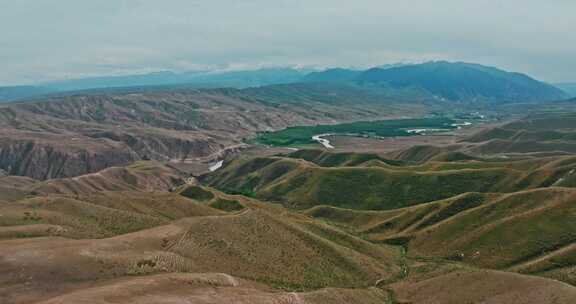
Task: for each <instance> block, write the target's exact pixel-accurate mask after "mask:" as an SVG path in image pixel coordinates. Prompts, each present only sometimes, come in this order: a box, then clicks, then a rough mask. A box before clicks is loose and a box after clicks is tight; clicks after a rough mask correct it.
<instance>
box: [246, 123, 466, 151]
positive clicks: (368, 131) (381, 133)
mask: <svg viewBox="0 0 576 304" xmlns="http://www.w3.org/2000/svg"><path fill="white" fill-rule="evenodd" d="M455 122H456V121H454V120H452V119H448V118H418V119H399V120H380V121H360V122H353V123H344V124H337V125H317V126H302V127H291V128H287V129H284V130H281V131H277V132H265V133H260V134H259V135H258V137H257V138H256V141H257V142H258V143H261V144H265V145H271V146H295V145H307V144H313V143H316V141H314V140H312V136H314V135H318V134H339V135H354V136H367V137H396V136H413V135H416V134H414V133H410V132H408V130H410V129H445V130H452V129H455V128H456V127H455V126H453V125H452V124H454V123H455Z"/></svg>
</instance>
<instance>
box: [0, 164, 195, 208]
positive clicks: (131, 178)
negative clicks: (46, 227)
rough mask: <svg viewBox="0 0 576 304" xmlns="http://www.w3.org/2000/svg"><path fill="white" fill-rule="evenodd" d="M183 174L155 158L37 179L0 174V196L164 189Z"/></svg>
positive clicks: (180, 181) (12, 198) (9, 198)
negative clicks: (97, 170)
mask: <svg viewBox="0 0 576 304" xmlns="http://www.w3.org/2000/svg"><path fill="white" fill-rule="evenodd" d="M184 176H185V175H184V174H183V173H182V172H180V171H178V170H176V169H173V168H170V167H167V166H164V165H162V164H160V163H159V162H155V161H140V162H136V163H134V164H132V165H129V166H125V167H112V168H108V169H104V170H102V171H99V172H96V173H91V174H86V175H81V176H77V177H73V178H62V179H52V180H48V181H38V180H33V179H31V178H27V177H19V176H6V177H0V189H4V191H2V192H1V193H0V199H2V200H6V201H16V200H19V199H22V198H24V197H27V196H28V197H31V196H39V195H43V196H46V195H67V196H75V197H78V196H80V195H86V194H95V193H100V192H106V191H167V190H170V189H172V188H175V187H176V186H179V185H182V184H183V183H184Z"/></svg>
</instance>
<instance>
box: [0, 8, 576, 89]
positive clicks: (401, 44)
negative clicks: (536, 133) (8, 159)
mask: <svg viewBox="0 0 576 304" xmlns="http://www.w3.org/2000/svg"><path fill="white" fill-rule="evenodd" d="M575 13H576V0H162V1H159V0H0V85H8V84H20V83H31V82H35V81H45V80H51V79H63V78H76V77H83V76H89V75H110V74H126V73H143V72H149V71H159V70H175V71H185V70H198V69H240V68H244V67H246V68H254V67H261V66H262V67H266V66H286V65H301V66H319V67H323V66H344V67H346V66H358V67H366V66H374V65H380V64H386V63H395V62H420V61H426V60H437V59H446V60H454V61H469V62H477V63H482V64H487V65H494V66H498V67H501V68H504V69H508V70H513V71H519V72H524V73H528V74H531V75H532V76H535V77H536V78H539V79H542V80H546V81H551V82H558V81H576V21H575V18H576V17H574V14H575Z"/></svg>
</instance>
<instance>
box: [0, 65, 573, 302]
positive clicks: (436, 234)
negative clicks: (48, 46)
mask: <svg viewBox="0 0 576 304" xmlns="http://www.w3.org/2000/svg"><path fill="white" fill-rule="evenodd" d="M440 67H441V68H445V67H444V66H443V64H441V65H440ZM422 68H424V69H425V70H426V69H428V68H429V66H424V67H422ZM467 68H470V67H467ZM411 69H412V68H411ZM474 69H476V70H475V71H477V69H478V67H475V68H474ZM340 72H341V71H340ZM340 72H339V73H338V74H339V75H340V76H341V77H344V76H346V75H348V76H350V74H349V73H343V74H342V73H340ZM412 72H413V71H412V70H410V73H412ZM388 73H389V72H385V73H384V72H382V71H371V72H370V73H369V75H371V76H370V77H369V78H366V79H365V81H366V82H367V83H371V85H367V86H365V87H361V86H359V85H358V84H355V85H350V84H349V83H348V84H342V83H334V82H330V81H328V82H323V83H321V84H319V83H317V82H314V81H309V82H303V83H296V84H279V85H272V86H263V87H255V88H244V89H207V88H204V89H191V88H180V89H173V88H170V89H150V90H144V91H143V90H140V89H134V90H133V89H130V90H128V91H122V92H114V93H111V92H102V91H99V92H95V93H91V94H85V93H82V94H72V95H69V96H53V97H49V98H44V99H38V100H29V101H25V102H16V103H6V104H2V105H0V131H1V132H0V169H1V171H0V172H1V175H0V303H7V304H28V303H30V304H56V303H87V304H88V303H102V304H113V303H118V304H120V303H146V304H147V303H150V304H152V303H154V304H157V303H166V304H169V303H278V304H280V303H295V304H314V303H318V304H322V303H342V304H354V303H358V304H366V303H390V304H400V303H414V304H427V303H442V304H445V303H446V304H461V303H494V304H507V303H519V304H540V303H559V304H571V303H573V302H574V299H576V275H575V273H576V246H575V245H574V244H576V234H575V233H574V231H576V226H575V225H574V223H575V221H574V219H575V216H576V208H575V205H574V202H575V201H576V188H575V187H576V173H575V172H576V108H575V107H574V103H573V101H570V100H565V101H562V100H560V101H546V102H542V103H538V102H536V103H534V102H528V103H516V102H513V100H512V101H511V100H507V101H506V102H502V103H500V104H493V101H489V100H492V98H486V99H481V98H478V99H474V100H476V101H477V102H472V101H469V100H468V101H461V102H454V101H449V99H448V98H446V97H449V94H448V93H446V97H444V100H442V99H441V98H427V97H426V98H422V97H421V95H402V94H399V95H398V94H396V95H391V94H390V92H389V91H388V89H385V90H382V89H375V88H374V87H373V84H374V82H375V81H376V80H375V78H379V77H385V76H386V77H388V76H387V75H388ZM474 73H475V72H474ZM491 73H496V72H494V71H492V72H491ZM496 74H497V75H500V74H499V73H496ZM473 75H475V74H473ZM491 75H493V74H491ZM328 76H330V75H318V74H314V77H320V78H322V77H324V78H326V77H328ZM348 76H346V77H348ZM376 76H378V77H376ZM354 77H358V75H356V76H354ZM366 77H367V76H366ZM316 79H318V78H316ZM541 89H542V88H541ZM547 90H550V88H548V87H544V89H543V91H541V92H545V91H547ZM403 92H404V91H403ZM463 92H464V91H458V94H457V96H460V97H461V96H467V95H468V94H471V92H475V91H474V90H470V91H466V92H464V93H463ZM552 92H553V94H552V95H553V96H556V95H555V94H556V93H554V92H555V91H552ZM396 93H398V92H396ZM500 93H502V91H499V93H498V94H500ZM415 96H420V97H419V98H415ZM455 96H456V95H455ZM497 96H500V95H497ZM460 97H459V98H460Z"/></svg>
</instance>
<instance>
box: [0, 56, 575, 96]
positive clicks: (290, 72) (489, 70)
mask: <svg viewBox="0 0 576 304" xmlns="http://www.w3.org/2000/svg"><path fill="white" fill-rule="evenodd" d="M312 82H316V83H346V84H349V85H354V86H357V87H359V88H362V89H370V90H380V91H383V92H387V94H389V95H403V96H406V95H408V97H409V96H413V97H414V98H422V97H423V96H425V97H426V98H427V99H432V100H442V101H454V102H499V103H506V102H535V101H553V100H561V99H566V98H568V97H570V96H576V85H575V84H562V85H558V87H560V88H561V89H562V90H561V89H559V88H557V87H554V86H552V85H549V84H547V83H544V82H540V81H537V80H535V79H533V78H531V77H529V76H527V75H524V74H520V73H512V72H506V71H503V70H499V69H497V68H493V67H487V66H482V65H479V64H471V63H462V62H455V63H451V62H445V61H436V62H427V63H422V64H395V65H384V66H379V67H376V68H372V69H368V70H354V69H345V68H331V69H327V70H324V71H312V70H305V69H295V68H265V69H259V70H250V71H229V72H186V73H174V72H157V73H150V74H142V75H127V76H110V77H93V78H83V79H72V80H62V81H55V82H49V83H44V84H41V85H39V86H19V87H0V102H1V101H13V100H21V99H28V98H33V97H38V96H43V95H49V94H62V93H63V92H75V93H78V91H83V90H94V89H96V90H110V89H117V88H125V87H132V88H140V89H146V88H154V87H157V86H162V87H164V88H166V87H168V88H170V87H171V86H175V87H182V86H185V87H189V88H221V87H229V88H249V87H260V86H268V85H275V84H292V83H312ZM398 92H401V93H398ZM79 93H81V92H79Z"/></svg>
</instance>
